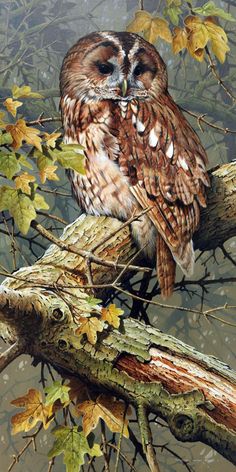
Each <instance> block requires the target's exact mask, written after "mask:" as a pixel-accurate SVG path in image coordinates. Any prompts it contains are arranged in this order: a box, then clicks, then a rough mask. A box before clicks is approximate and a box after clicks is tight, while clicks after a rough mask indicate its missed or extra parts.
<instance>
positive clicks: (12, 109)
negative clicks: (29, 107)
mask: <svg viewBox="0 0 236 472" xmlns="http://www.w3.org/2000/svg"><path fill="white" fill-rule="evenodd" d="M3 105H4V106H5V107H6V109H7V111H9V113H11V114H12V115H13V116H14V117H15V116H16V112H17V108H19V107H21V105H23V103H22V102H19V101H18V100H15V101H14V100H12V98H7V99H6V100H5V102H3Z"/></svg>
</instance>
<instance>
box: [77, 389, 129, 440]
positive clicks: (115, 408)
mask: <svg viewBox="0 0 236 472" xmlns="http://www.w3.org/2000/svg"><path fill="white" fill-rule="evenodd" d="M125 410H126V406H125V404H124V403H123V402H121V401H118V400H116V399H115V398H112V397H111V396H108V395H104V394H102V395H99V396H98V397H97V399H96V401H93V400H87V401H85V402H83V403H81V404H79V405H77V406H76V407H75V414H76V415H77V416H79V415H80V414H82V415H83V431H84V434H85V436H88V434H89V433H91V431H92V430H93V429H95V428H96V426H97V424H98V421H99V419H100V418H101V419H103V420H104V421H105V423H106V425H107V427H108V428H109V429H110V430H111V431H112V432H113V433H121V432H122V431H123V435H124V436H125V437H126V438H128V437H129V432H128V420H127V419H124V415H125Z"/></svg>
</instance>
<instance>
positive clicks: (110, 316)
mask: <svg viewBox="0 0 236 472" xmlns="http://www.w3.org/2000/svg"><path fill="white" fill-rule="evenodd" d="M123 313H124V311H123V310H121V309H120V308H117V306H116V305H115V304H114V303H111V305H109V306H108V307H106V308H102V311H101V319H102V320H103V321H106V322H107V323H108V324H109V325H111V326H114V328H119V326H120V319H119V317H120V316H121V315H123Z"/></svg>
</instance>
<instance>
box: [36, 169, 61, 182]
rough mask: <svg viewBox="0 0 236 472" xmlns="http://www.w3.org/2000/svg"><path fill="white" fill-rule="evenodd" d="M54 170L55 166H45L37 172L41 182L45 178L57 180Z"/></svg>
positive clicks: (44, 180)
mask: <svg viewBox="0 0 236 472" xmlns="http://www.w3.org/2000/svg"><path fill="white" fill-rule="evenodd" d="M55 170H57V166H51V165H50V166H46V167H44V168H43V169H42V170H40V172H39V176H40V180H41V182H42V184H44V183H45V182H46V180H47V179H48V180H59V177H58V176H57V174H55Z"/></svg>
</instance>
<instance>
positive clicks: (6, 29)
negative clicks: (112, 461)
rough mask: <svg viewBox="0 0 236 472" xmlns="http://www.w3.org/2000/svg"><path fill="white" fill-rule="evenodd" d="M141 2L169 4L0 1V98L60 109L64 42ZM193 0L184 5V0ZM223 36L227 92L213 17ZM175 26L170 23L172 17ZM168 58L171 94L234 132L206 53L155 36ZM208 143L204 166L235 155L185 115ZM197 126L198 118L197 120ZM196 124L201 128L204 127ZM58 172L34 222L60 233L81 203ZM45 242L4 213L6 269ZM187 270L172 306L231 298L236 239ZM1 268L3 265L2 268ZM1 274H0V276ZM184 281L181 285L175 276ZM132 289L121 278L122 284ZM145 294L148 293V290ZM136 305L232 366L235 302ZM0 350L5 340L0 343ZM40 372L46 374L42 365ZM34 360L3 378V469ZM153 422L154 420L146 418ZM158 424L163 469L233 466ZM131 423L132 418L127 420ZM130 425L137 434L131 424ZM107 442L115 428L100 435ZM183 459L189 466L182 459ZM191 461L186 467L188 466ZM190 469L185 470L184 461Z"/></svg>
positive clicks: (233, 37) (232, 40) (230, 82)
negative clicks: (19, 94) (22, 90)
mask: <svg viewBox="0 0 236 472" xmlns="http://www.w3.org/2000/svg"><path fill="white" fill-rule="evenodd" d="M142 3H143V4H144V8H145V10H147V11H150V12H151V13H153V12H154V11H155V12H156V14H157V15H160V16H162V15H163V10H164V7H165V6H166V3H165V1H164V0H144V2H138V1H136V0H77V1H76V0H74V1H73V0H72V1H65V0H63V1H62V0H40V1H39V0H31V1H29V0H4V1H2V0H1V1H0V98H1V99H4V100H5V98H6V97H8V96H9V95H10V90H11V88H12V86H13V85H14V84H16V85H18V86H21V85H30V86H31V88H32V90H34V91H39V92H40V93H42V95H43V96H44V99H42V100H28V101H25V102H24V105H23V107H22V108H21V113H22V114H23V116H24V117H26V118H27V120H36V119H37V118H38V116H39V115H40V114H41V113H43V114H44V115H43V116H44V117H45V118H46V117H58V116H59V111H58V103H59V88H58V86H59V84H58V80H59V72H60V67H61V63H62V60H63V57H64V55H65V53H66V52H67V50H68V49H69V47H70V46H71V45H72V44H74V43H75V42H76V41H77V39H78V38H80V37H81V36H84V35H86V34H88V33H90V32H92V31H95V30H115V31H122V30H125V29H126V27H127V24H128V23H129V22H130V21H131V19H132V18H133V16H134V13H135V11H136V10H137V9H138V8H139V7H140V4H142ZM203 3H204V2H202V0H200V1H197V2H193V6H194V7H198V6H202V4H203ZM189 5H190V4H189ZM189 5H188V4H187V3H186V4H185V6H184V7H183V14H184V16H187V15H188V14H190V11H189ZM215 5H216V6H218V7H220V8H222V9H223V10H224V11H225V12H230V13H231V14H232V15H233V16H234V17H235V18H236V3H235V1H233V0H227V1H220V0H216V1H215ZM220 25H221V26H222V27H223V28H224V30H225V32H226V33H227V36H228V39H229V46H230V52H229V53H228V54H227V56H226V60H225V62H224V63H223V64H220V63H219V62H218V61H217V60H215V63H216V68H217V71H218V73H219V75H220V77H221V79H222V80H223V81H224V83H225V84H226V87H228V88H229V89H230V90H231V91H232V93H233V94H234V95H236V28H235V23H234V22H228V21H225V20H224V19H220ZM172 26H173V25H172ZM156 46H157V49H158V51H159V52H160V53H161V55H162V57H163V59H164V61H165V62H166V64H167V68H168V75H169V90H170V93H171V94H172V95H173V97H174V99H175V101H176V102H177V103H178V104H179V105H180V106H182V107H184V108H185V109H187V110H189V111H191V112H193V113H194V114H196V115H198V116H201V115H202V114H206V119H207V120H209V121H210V122H212V123H215V124H217V126H219V127H221V128H223V129H225V130H226V129H227V128H230V129H231V130H236V113H235V102H234V101H233V100H232V98H231V97H230V96H229V94H227V93H226V91H225V90H224V88H223V87H222V86H221V85H220V84H218V83H217V80H216V78H215V77H214V75H213V74H212V71H211V68H210V67H209V63H208V61H207V58H205V60H204V61H203V62H201V63H200V62H197V61H196V60H194V59H193V58H192V57H191V56H190V55H189V54H188V53H187V52H186V50H185V51H183V52H182V53H181V54H177V55H174V54H173V51H172V48H171V45H169V44H167V43H166V42H163V41H161V40H159V41H158V42H157V44H156ZM187 117H188V119H189V120H190V122H191V124H192V126H193V127H194V128H195V129H196V130H197V131H198V134H199V136H200V138H201V140H202V142H203V144H204V146H205V148H206V150H207V153H208V156H209V162H210V165H209V167H210V168H212V167H215V166H217V165H220V164H222V163H226V162H229V161H231V160H233V159H235V157H236V156H235V135H234V134H232V133H228V132H221V131H220V130H219V129H213V128H211V127H208V126H207V125H205V124H204V123H203V122H201V123H199V121H197V119H196V118H194V117H191V116H189V115H188V116H187ZM199 124H200V126H199ZM57 127H58V128H60V121H58V122H53V123H52V124H47V125H46V127H45V130H47V131H48V132H49V131H53V130H55V129H56V128H57ZM201 127H202V130H201ZM58 175H59V177H60V180H59V181H57V182H53V181H52V182H51V181H50V182H47V183H46V184H45V185H42V190H43V191H44V197H45V199H46V201H47V202H48V203H49V205H50V214H53V215H57V216H58V217H59V218H60V219H59V220H58V221H57V220H52V219H49V218H48V217H46V216H45V215H41V216H40V218H41V222H42V223H43V224H44V226H45V227H47V228H48V229H50V230H53V231H55V232H56V234H58V235H60V233H61V231H62V229H63V224H62V220H65V221H66V222H71V221H73V220H74V219H75V218H76V217H77V216H78V208H77V207H76V205H75V204H74V202H73V200H72V198H71V196H70V186H69V184H68V182H67V178H66V176H65V173H64V170H63V169H61V170H60V171H59V174H58ZM46 247H47V242H46V241H45V240H44V241H43V240H42V239H41V238H40V236H38V235H36V234H35V233H33V232H32V233H31V232H30V233H29V235H27V236H22V235H20V234H19V232H18V230H17V228H15V227H14V226H13V225H12V222H11V221H10V220H9V222H8V221H7V220H6V219H2V220H1V224H0V270H1V267H2V266H4V267H5V268H6V269H7V270H9V271H10V272H11V271H13V270H16V269H18V268H20V267H22V266H24V265H29V264H32V263H33V262H34V261H35V260H36V259H37V258H38V257H39V256H40V255H41V254H42V253H43V252H44V250H45V249H46ZM197 259H198V260H197V263H196V268H195V273H194V277H193V279H192V280H191V281H182V275H181V274H180V273H179V274H178V282H179V285H178V287H177V289H176V291H175V293H174V295H173V297H172V298H171V300H170V301H169V303H170V304H171V305H173V306H177V307H178V306H184V307H189V308H200V309H201V308H203V309H204V310H207V309H208V308H214V307H224V305H225V304H229V305H236V291H235V287H236V285H235V284H236V273H235V265H236V240H235V239H231V240H229V241H227V243H226V244H225V246H224V248H223V250H222V249H220V248H218V249H217V250H216V251H215V252H214V254H213V253H206V252H205V253H204V254H197ZM2 273H3V271H2ZM3 278H4V277H3V276H2V279H3ZM181 281H182V283H181ZM139 282H140V280H139V277H136V278H135V279H134V280H132V281H131V282H130V284H131V285H132V290H138V288H139ZM129 288H131V287H129V286H127V289H129ZM155 293H156V285H155V278H154V279H153V282H151V283H150V285H149V289H148V297H150V298H151V297H152V296H154V295H155ZM146 298H147V294H146ZM111 299H115V300H116V303H117V304H118V305H120V306H121V307H122V308H123V309H124V310H126V312H127V313H128V312H129V311H130V310H131V309H132V305H133V302H132V298H126V297H125V296H124V295H121V294H113V295H112V296H111V298H110V300H111ZM133 308H134V309H135V310H136V313H137V312H138V311H139V315H140V319H143V320H144V321H145V320H147V317H148V318H149V321H150V323H151V324H153V325H154V326H156V327H158V328H160V329H161V330H162V331H164V332H166V333H170V334H172V335H174V336H175V337H177V338H179V339H180V340H183V341H185V342H187V343H189V344H191V345H194V346H195V347H196V348H197V349H198V350H200V351H202V352H205V353H206V354H212V355H214V356H217V357H219V358H220V359H222V360H223V361H225V362H227V363H228V364H230V365H231V366H232V367H234V368H236V362H235V343H236V321H235V310H234V311H233V310H231V311H230V310H226V309H224V308H222V310H219V311H217V312H216V313H215V317H216V318H215V319H213V318H209V317H205V316H201V315H196V314H194V313H191V312H189V313H186V312H183V311H181V309H178V308H172V309H169V310H167V309H164V308H163V309H161V308H158V309H157V308H156V307H154V306H152V305H151V304H144V305H143V306H138V304H137V303H136V304H135V306H134V307H133ZM0 347H1V349H2V350H4V349H5V346H4V343H3V342H2V344H0ZM45 375H46V377H47V378H49V375H48V372H47V370H46V371H45ZM39 381H40V366H38V367H36V368H34V367H32V366H31V359H30V358H29V357H26V356H25V357H21V358H20V360H16V361H15V362H14V363H13V364H11V365H10V367H8V368H7V370H6V371H5V372H4V373H3V374H2V376H1V408H0V424H1V433H0V456H1V465H0V469H1V471H2V472H6V471H9V470H12V469H10V468H9V466H10V464H11V463H12V456H13V455H14V454H17V452H18V451H19V450H20V449H21V448H22V447H23V446H24V444H25V440H24V439H22V437H21V435H20V434H18V435H17V436H14V437H12V436H11V431H10V429H11V428H10V418H11V416H12V414H13V413H15V412H14V411H13V407H12V406H11V405H10V401H11V400H13V399H14V398H16V397H18V396H20V395H21V394H24V393H25V392H26V390H27V389H28V388H33V387H35V388H39V389H40V388H41V387H40V384H39ZM153 423H155V421H153ZM159 423H160V425H159V426H158V427H157V425H156V423H155V428H154V429H153V431H154V438H155V443H156V444H158V445H159V446H161V445H166V446H165V447H163V448H161V447H160V448H159V449H157V451H158V452H157V454H158V462H159V464H160V467H161V470H162V471H163V472H180V471H183V470H194V471H195V472H207V471H210V470H214V471H215V472H220V471H222V469H224V472H233V470H235V469H234V467H233V465H231V464H230V463H229V462H227V461H226V460H224V459H223V458H221V457H220V456H219V455H218V454H217V453H216V452H214V451H212V450H211V449H210V448H208V447H206V446H204V445H202V444H188V443H187V444H183V443H177V441H176V440H174V439H173V438H172V437H171V435H170V434H169V432H168V429H167V428H166V427H165V426H164V425H163V424H162V422H161V421H160V422H159ZM131 426H132V423H131ZM132 427H133V431H134V433H135V434H136V433H137V435H138V428H137V425H136V424H135V423H134V425H133V426H132ZM107 436H108V439H109V440H111V441H113V440H114V438H113V435H112V434H111V433H109V432H108V433H107ZM52 441H53V438H52V437H51V436H50V432H48V431H47V432H43V433H41V435H40V436H39V437H38V439H37V453H35V452H34V451H33V448H32V447H30V448H28V449H27V451H26V453H25V454H24V455H23V457H22V458H21V460H20V462H19V464H15V465H14V466H13V470H14V471H16V472H20V471H23V470H24V472H28V471H32V470H35V471H36V472H43V471H47V470H48V459H47V451H48V450H49V449H50V447H51V445H52ZM122 453H123V454H125V455H126V457H127V458H128V459H129V461H130V462H132V459H133V456H134V448H132V444H131V443H130V442H129V441H128V440H127V439H123V440H122ZM180 458H182V459H183V461H189V466H186V462H183V461H181V459H180ZM103 465H104V464H103V459H102V458H100V459H97V460H96V463H95V465H94V466H93V467H94V468H92V467H91V466H90V468H89V466H88V467H87V466H86V467H84V469H83V470H84V471H88V470H96V471H100V470H103ZM134 466H135V470H136V471H138V472H141V471H142V472H145V470H147V468H146V466H145V465H144V464H143V462H142V459H141V458H140V456H139V455H137V458H136V461H135V464H134ZM119 467H120V468H119V471H123V470H124V471H128V470H130V467H129V466H128V465H127V463H126V462H125V461H121V462H120V465H119ZM188 467H189V469H188ZM190 467H191V468H190ZM64 470H65V466H64V465H63V464H62V460H61V457H58V458H57V459H56V461H55V465H54V468H53V471H55V472H62V471H64Z"/></svg>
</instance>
